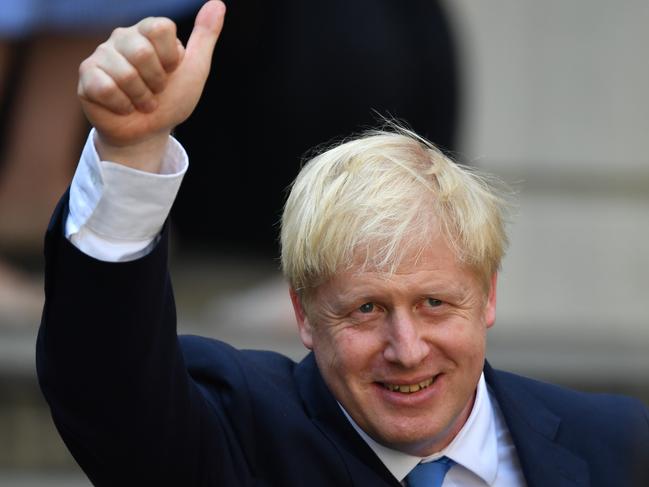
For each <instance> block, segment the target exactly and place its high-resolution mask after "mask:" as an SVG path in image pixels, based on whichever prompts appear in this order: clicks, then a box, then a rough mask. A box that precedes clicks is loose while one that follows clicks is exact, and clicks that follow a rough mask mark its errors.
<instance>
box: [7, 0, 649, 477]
mask: <svg viewBox="0 0 649 487" xmlns="http://www.w3.org/2000/svg"><path fill="white" fill-rule="evenodd" d="M201 3H202V1H201V0H176V1H174V0H167V1H162V0H156V1H155V2H147V1H144V0H141V1H139V2H130V3H129V2H127V1H126V0H112V1H111V2H101V1H98V0H97V1H92V0H85V1H84V0H58V1H52V0H50V1H45V0H31V1H22V0H15V1H14V0H0V12H2V14H1V15H0V485H3V486H58V485H61V486H64V485H65V486H77V485H78V486H87V485H89V483H88V481H87V480H85V479H84V477H83V474H82V473H81V471H80V469H79V468H78V467H77V466H76V464H75V463H74V460H73V459H72V458H71V457H70V455H69V454H68V453H67V450H66V449H65V447H64V445H63V444H62V442H61V440H60V439H59V437H58V435H57V433H56V431H55V429H54V427H53V425H52V423H51V419H50V417H49V412H48V409H47V406H46V404H45V402H44V400H43V399H42V397H41V394H40V391H39V389H38V384H37V382H36V377H35V371H34V344H35V336H36V333H37V326H38V322H39V319H40V309H41V306H42V300H43V297H42V275H41V269H42V259H41V255H40V253H41V241H42V233H43V231H44V228H45V225H46V223H47V219H48V218H49V214H50V212H51V209H52V208H53V206H54V204H55V202H56V200H57V199H58V197H59V195H60V194H61V193H62V192H63V191H64V190H65V187H66V186H67V185H68V184H69V181H70V178H71V177H72V174H73V171H74V166H75V164H76V161H77V158H78V155H79V150H80V147H81V144H82V143H83V141H84V139H85V136H86V134H87V130H88V127H87V126H86V124H85V122H84V120H83V117H82V115H81V113H80V111H79V107H78V103H77V101H76V95H75V89H76V76H77V66H78V64H79V62H80V61H81V60H82V59H83V58H85V57H86V56H88V55H89V54H90V53H91V52H92V50H93V49H94V47H95V46H96V45H97V44H98V43H99V42H101V40H103V39H105V38H106V37H107V35H108V33H109V32H110V30H112V28H113V27H115V26H117V25H126V24H129V23H134V22H135V21H136V20H137V19H139V18H141V17H142V16H145V15H168V16H172V17H173V18H174V19H176V20H177V21H178V24H179V33H180V36H181V38H184V39H186V38H187V35H188V33H189V31H190V29H191V25H192V22H193V16H194V14H195V12H196V9H197V8H198V7H199V6H200V4H201ZM226 3H227V5H228V19H227V21H226V26H225V30H224V32H223V34H222V38H221V41H220V42H219V45H218V46H217V51H216V52H215V57H214V66H215V69H214V70H213V73H212V75H211V77H210V80H209V81H208V87H207V90H206V92H205V94H204V97H203V99H202V101H201V104H200V105H199V108H198V110H197V112H196V113H195V114H194V115H193V116H192V117H191V119H190V120H188V122H186V123H185V124H183V125H182V126H181V127H179V128H178V129H177V130H176V136H177V137H178V138H179V139H180V140H181V141H182V142H183V144H184V145H185V146H186V148H187V150H188V152H189V155H190V159H191V161H192V166H191V169H190V172H189V173H188V175H187V177H186V180H185V183H184V185H183V188H182V189H181V192H180V194H179V197H178V200H177V202H176V205H175V207H174V210H173V217H174V219H173V241H172V262H171V268H172V274H173V277H174V281H175V289H176V294H177V299H178V308H179V321H180V322H179V328H180V331H181V332H183V333H198V334H202V335H208V336H213V337H218V338H221V339H224V340H226V341H229V342H231V343H233V344H234V345H237V346H241V347H248V348H265V349H268V348H270V349H274V350H278V351H281V352H283V353H286V354H288V355H290V356H291V357H294V358H295V359H296V360H297V359H299V358H301V357H302V356H303V355H304V350H303V348H302V346H301V344H300V343H299V341H298V339H297V336H296V334H295V331H294V320H293V317H292V312H291V309H290V305H289V300H288V296H287V291H286V288H285V285H284V283H283V281H282V279H281V277H280V275H279V272H278V267H279V266H278V260H277V257H276V256H277V244H276V232H277V220H278V215H279V212H280V211H281V205H282V201H283V197H284V195H285V188H286V186H287V185H288V184H289V183H290V181H291V180H292V178H293V177H294V176H295V174H296V172H297V170H298V168H299V165H300V161H301V158H302V157H303V156H304V155H305V154H306V153H307V152H308V150H309V149H310V148H312V147H314V146H317V145H319V144H323V143H327V142H330V141H332V140H335V139H337V138H340V137H342V136H345V135H348V134H349V133H351V132H357V131H359V130H362V129H363V128H367V127H369V126H375V125H377V121H378V117H379V116H393V117H396V118H398V119H400V120H402V121H404V122H405V123H407V124H409V125H410V126H411V127H412V128H414V129H415V130H416V131H418V132H419V133H421V134H423V135H425V136H426V137H428V138H429V139H430V140H432V141H433V142H435V143H437V144H438V145H439V146H440V147H442V148H443V149H444V150H446V151H447V152H449V153H450V154H451V155H452V156H454V157H455V158H456V160H458V161H459V162H462V163H465V164H469V165H474V166H477V167H479V168H481V169H484V170H487V171H490V172H493V173H495V174H497V175H499V176H500V177H501V178H503V179H504V180H505V181H507V182H509V183H510V184H511V185H512V186H513V187H514V188H515V189H516V191H517V195H516V206H515V211H514V213H513V215H512V219H511V224H510V235H511V246H510V250H509V253H508V256H507V257H506V259H505V262H504V266H503V271H502V273H501V276H500V284H499V313H498V320H497V325H496V326H495V327H494V328H493V329H492V330H491V332H490V334H491V336H490V338H489V340H490V342H489V350H488V358H489V360H490V361H491V363H492V365H494V366H496V367H500V368H505V369H509V370H513V371H516V372H520V373H523V374H527V375H531V376H534V377H537V378H540V379H544V380H549V381H553V382H558V383H562V384H565V385H568V386H571V387H575V388H578V389H582V390H589V391H613V392H621V393H626V394H631V395H635V396H637V397H639V398H641V399H642V400H643V401H645V403H647V404H649V379H648V378H647V377H648V375H649V374H648V372H649V277H647V276H649V252H648V251H647V242H648V241H649V156H647V150H646V140H647V133H649V96H648V95H647V93H646V87H647V86H649V63H647V62H646V60H645V56H644V51H643V46H645V45H646V44H647V42H649V31H647V29H646V25H648V24H649V4H647V3H646V2H644V1H641V0H622V1H620V2H615V3H611V2H607V1H605V0H590V1H586V0H578V1H575V2H562V1H560V0H548V1H546V2H542V3H539V2H532V1H529V0H526V1H514V0H493V1H491V2H488V3H487V2H473V1H470V0H445V1H440V2H432V1H430V0H426V1H414V0H413V1H409V2H394V1H393V0H362V1H361V0H358V1H355V2H346V1H344V0H332V1H330V2H325V3H322V4H318V3H317V2H316V4H314V5H312V4H313V3H314V2H301V1H299V0H282V1H278V2H273V4H272V5H267V3H268V2H261V1H258V0H251V1H248V2H235V1H230V2H227V1H226ZM153 4H154V7H152V5H153ZM206 215H207V217H206ZM80 392H82V391H80Z"/></svg>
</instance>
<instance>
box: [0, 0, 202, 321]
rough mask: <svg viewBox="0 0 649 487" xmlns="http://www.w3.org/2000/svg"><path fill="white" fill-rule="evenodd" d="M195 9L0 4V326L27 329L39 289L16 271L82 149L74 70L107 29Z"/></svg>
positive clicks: (64, 1)
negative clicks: (153, 16) (142, 18)
mask: <svg viewBox="0 0 649 487" xmlns="http://www.w3.org/2000/svg"><path fill="white" fill-rule="evenodd" d="M201 3H202V1H201V0H138V1H137V2H132V1H128V0H0V12H1V15H0V310H2V311H1V312H0V313H1V314H0V323H5V324H6V323H22V322H24V321H30V320H32V319H33V317H34V315H35V316H38V313H39V308H40V307H41V304H42V291H41V285H40V282H39V280H38V279H37V280H34V279H33V278H32V277H31V276H29V275H28V274H27V273H25V272H24V270H23V269H22V268H21V267H20V266H19V265H18V263H17V262H18V261H20V262H25V261H27V262H29V261H30V260H33V259H34V258H36V257H37V256H40V253H41V250H40V249H41V240H42V233H43V231H44V229H45V227H46V224H47V220H48V218H49V214H50V213H51V211H52V207H53V205H54V204H55V202H56V201H57V200H58V198H59V197H60V195H61V193H62V192H63V191H64V190H65V188H66V186H67V185H68V184H69V182H70V178H71V176H72V172H73V170H74V168H73V167H72V166H71V162H70V161H74V160H75V159H76V157H77V155H78V153H79V150H80V148H81V145H82V143H83V140H84V139H85V133H86V130H87V128H86V122H85V121H84V119H83V116H82V114H81V110H80V108H79V104H78V101H77V97H76V83H77V75H76V72H77V67H78V66H79V63H80V62H81V60H82V59H83V58H84V57H87V56H88V55H89V54H90V53H91V52H92V51H93V50H94V48H95V47H96V46H97V44H98V43H99V42H100V40H101V39H103V38H105V37H106V33H107V32H109V31H110V30H112V29H113V28H114V27H115V26H116V25H122V24H125V23H131V22H133V21H134V20H135V19H139V18H141V17H143V16H146V15H172V16H176V17H177V16H182V15H183V14H184V13H186V12H188V11H191V10H192V8H193V7H195V6H196V5H198V4H201ZM9 256H11V257H12V258H10V257H9Z"/></svg>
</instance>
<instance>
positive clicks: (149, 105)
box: [141, 98, 158, 112]
mask: <svg viewBox="0 0 649 487" xmlns="http://www.w3.org/2000/svg"><path fill="white" fill-rule="evenodd" d="M156 108H158V102H157V101H155V99H153V98H151V99H150V100H147V101H145V102H144V103H142V105H141V109H142V111H143V112H152V111H153V110H155V109H156Z"/></svg>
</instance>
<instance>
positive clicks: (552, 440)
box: [484, 363, 590, 487]
mask: <svg viewBox="0 0 649 487" xmlns="http://www.w3.org/2000/svg"><path fill="white" fill-rule="evenodd" d="M484 373H485V379H486V381H487V383H488V384H489V386H490V387H491V390H492V391H493V393H494V395H495V397H496V400H497V401H498V405H499V406H500V409H501V410H502V413H503V416H504V418H505V422H506V423H507V427H508V428H509V431H510V433H511V435H512V438H513V440H514V444H515V445H516V451H517V453H518V458H519V460H520V462H521V467H522V469H523V474H524V476H525V479H526V481H527V484H528V487H546V486H549V485H551V486H553V487H576V486H583V487H585V486H588V485H589V484H590V482H589V476H588V465H587V463H586V462H585V461H584V460H583V459H582V458H580V457H578V456H576V455H574V454H573V453H572V452H570V451H569V450H567V449H566V448H564V447H563V446H562V445H560V444H559V443H558V442H556V437H557V433H558V431H559V427H560V423H561V418H559V417H558V416H556V415H555V414H554V413H553V412H552V411H550V410H548V409H547V408H546V407H545V406H544V405H543V404H542V403H541V402H540V401H539V400H538V399H537V398H535V397H534V396H532V395H531V394H530V393H529V392H528V391H527V390H526V389H523V388H522V387H520V386H519V385H518V384H517V383H515V382H512V381H511V380H509V379H508V378H506V377H503V376H501V375H499V373H498V372H496V371H494V370H493V369H492V368H491V367H490V366H489V364H487V363H485V369H484Z"/></svg>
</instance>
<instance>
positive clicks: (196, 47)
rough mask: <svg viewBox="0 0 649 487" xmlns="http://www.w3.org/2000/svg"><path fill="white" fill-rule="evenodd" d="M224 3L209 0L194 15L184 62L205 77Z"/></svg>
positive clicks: (218, 29) (221, 24)
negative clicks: (194, 18)
mask: <svg viewBox="0 0 649 487" xmlns="http://www.w3.org/2000/svg"><path fill="white" fill-rule="evenodd" d="M224 17H225V5H224V4H223V2H221V1H219V0H210V1H209V2H207V3H206V4H205V5H203V7H201V9H200V10H199V12H198V14H197V15H196V20H195V22H194V29H193V30H192V33H191V35H190V36H189V40H188V41H187V48H186V49H185V57H184V60H183V61H184V63H186V64H187V65H188V66H187V67H188V68H190V70H191V71H193V72H194V73H196V74H198V73H200V74H201V75H202V76H204V77H205V78H207V75H208V74H209V70H210V65H211V62H212V53H213V52H214V46H215V45H216V41H217V39H218V38H219V34H220V33H221V29H222V28H223V19H224Z"/></svg>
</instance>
